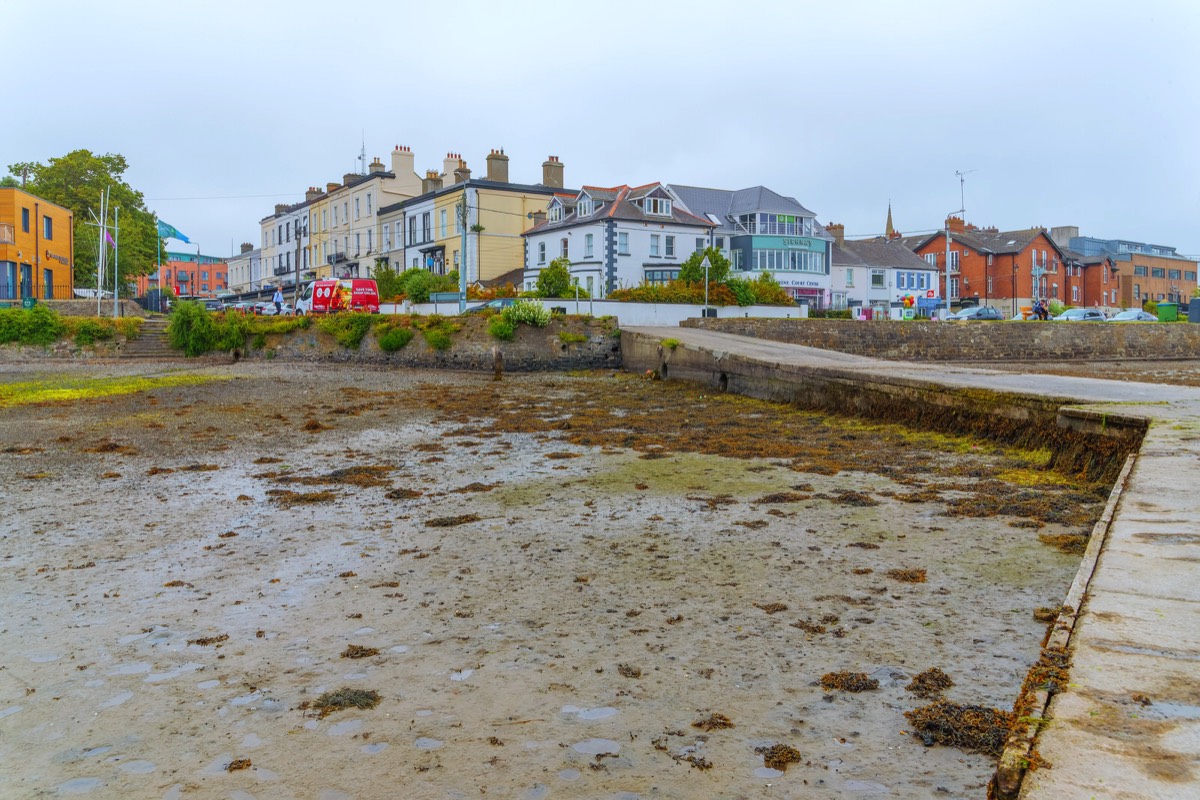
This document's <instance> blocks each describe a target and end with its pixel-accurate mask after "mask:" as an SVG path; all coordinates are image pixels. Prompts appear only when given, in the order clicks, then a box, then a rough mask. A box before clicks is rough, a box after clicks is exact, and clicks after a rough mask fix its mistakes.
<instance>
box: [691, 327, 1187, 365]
mask: <svg viewBox="0 0 1200 800" xmlns="http://www.w3.org/2000/svg"><path fill="white" fill-rule="evenodd" d="M681 325H682V326H683V327H689V328H704V329H706V330H712V331H718V332H724V333H736V334H739V335H741V336H754V337H757V338H760V339H770V340H772V341H779V342H788V343H791V344H800V345H806V346H808V347H819V348H821V349H823V350H837V351H840V352H843V353H853V354H855V355H863V356H873V357H875V358H886V359H892V360H895V361H1046V360H1049V361H1070V360H1075V359H1084V360H1125V359H1147V360H1154V359H1172V358H1200V325H1189V324H1186V323H1159V324H1155V323H1111V322H916V321H911V322H864V321H860V320H845V319H807V320H787V319H692V320H686V321H684V322H682V323H681Z"/></svg>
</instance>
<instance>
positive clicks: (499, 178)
mask: <svg viewBox="0 0 1200 800" xmlns="http://www.w3.org/2000/svg"><path fill="white" fill-rule="evenodd" d="M487 179H488V180H489V181H495V182H496V183H508V156H506V155H504V148H500V149H499V150H493V151H492V152H491V153H490V154H489V155H488V157H487Z"/></svg>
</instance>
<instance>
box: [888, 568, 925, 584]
mask: <svg viewBox="0 0 1200 800" xmlns="http://www.w3.org/2000/svg"><path fill="white" fill-rule="evenodd" d="M887 576H888V577H889V578H891V579H892V580H894V581H900V582H901V583H924V582H925V570H923V569H889V570H888V571H887Z"/></svg>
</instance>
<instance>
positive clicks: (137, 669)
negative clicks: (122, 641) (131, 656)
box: [107, 661, 152, 676]
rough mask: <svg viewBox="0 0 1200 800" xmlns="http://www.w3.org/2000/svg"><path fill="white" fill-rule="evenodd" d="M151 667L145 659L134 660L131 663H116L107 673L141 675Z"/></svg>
mask: <svg viewBox="0 0 1200 800" xmlns="http://www.w3.org/2000/svg"><path fill="white" fill-rule="evenodd" d="M151 669H152V667H151V666H150V664H148V663H146V662H145V661H135V662H133V663H132V664H117V665H116V666H115V667H113V668H112V669H110V670H109V671H108V673H107V674H108V675H110V676H111V675H141V674H142V673H144V672H149V671H150V670H151Z"/></svg>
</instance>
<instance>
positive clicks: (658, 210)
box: [642, 197, 671, 217]
mask: <svg viewBox="0 0 1200 800" xmlns="http://www.w3.org/2000/svg"><path fill="white" fill-rule="evenodd" d="M642 208H643V210H645V212H646V213H647V214H653V215H654V216H656V217H669V216H671V201H670V200H667V199H666V198H663V197H647V198H646V199H645V201H643V205H642Z"/></svg>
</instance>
